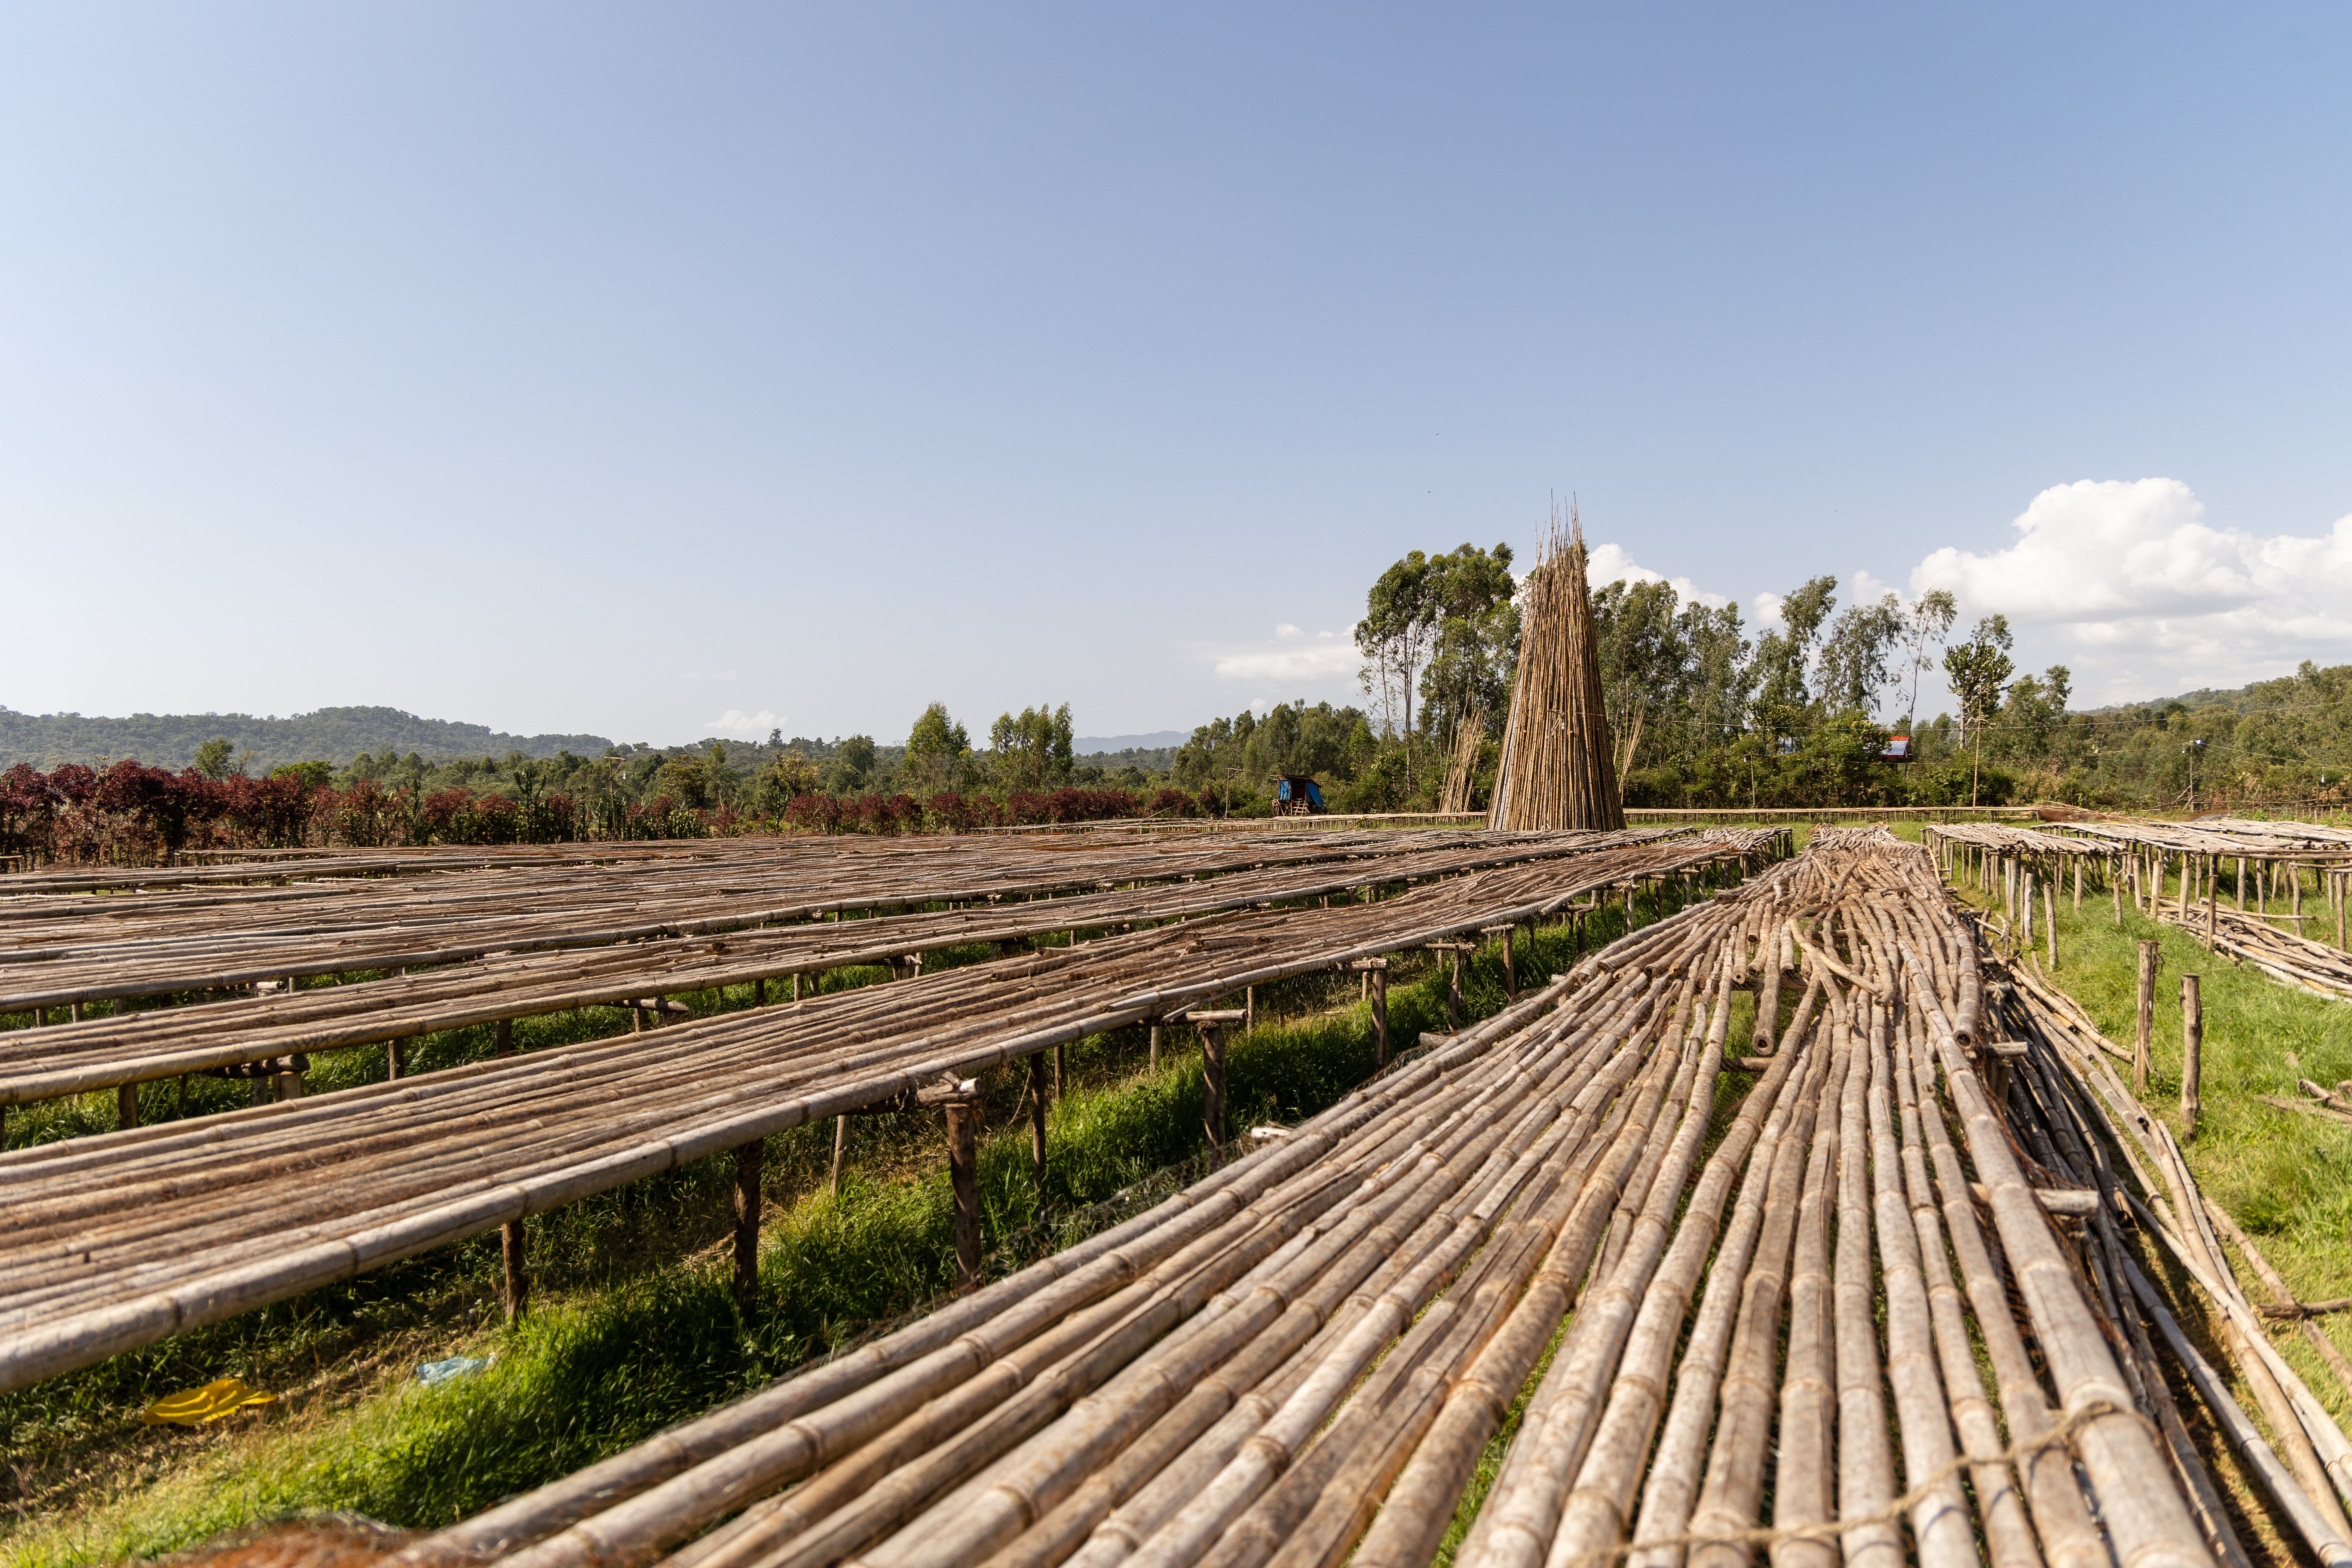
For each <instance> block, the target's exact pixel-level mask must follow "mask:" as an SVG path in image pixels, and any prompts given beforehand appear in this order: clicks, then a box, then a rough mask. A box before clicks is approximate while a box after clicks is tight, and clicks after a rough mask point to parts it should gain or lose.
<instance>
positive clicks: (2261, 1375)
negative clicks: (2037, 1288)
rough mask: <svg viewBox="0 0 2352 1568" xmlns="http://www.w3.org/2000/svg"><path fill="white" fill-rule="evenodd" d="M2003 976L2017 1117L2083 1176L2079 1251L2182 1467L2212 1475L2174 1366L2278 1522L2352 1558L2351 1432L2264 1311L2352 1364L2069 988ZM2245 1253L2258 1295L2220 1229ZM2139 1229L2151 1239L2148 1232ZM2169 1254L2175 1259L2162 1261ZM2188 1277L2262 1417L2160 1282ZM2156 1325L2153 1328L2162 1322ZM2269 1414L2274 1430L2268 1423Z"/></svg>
mask: <svg viewBox="0 0 2352 1568" xmlns="http://www.w3.org/2000/svg"><path fill="white" fill-rule="evenodd" d="M2002 980H2003V981H2005V982H2006V984H2000V983H1997V984H1995V985H1994V986H1993V987H1992V991H1993V996H1992V1001H1993V1016H1995V1017H1996V1018H1997V1019H1998V1020H1999V1021H2000V1024H2001V1026H2003V1028H2004V1029H2005V1030H2006V1031H2007V1032H2008V1033H2010V1034H2011V1035H2012V1036H2014V1037H2017V1038H2018V1039H2019V1040H2020V1041H2021V1042H2023V1043H2024V1045H2025V1046H2026V1047H2027V1048H2026V1049H2025V1050H2024V1052H2023V1053H2022V1054H2021V1057H2020V1058H2019V1060H2020V1062H2021V1070H2020V1071H2017V1072H2015V1073H2013V1074H2011V1077H2010V1083H2009V1100H2010V1110H2011V1119H2012V1120H2013V1121H2018V1122H2020V1123H2021V1125H2024V1126H2026V1127H2028V1128H2029V1129H2032V1130H2033V1131H2035V1132H2036V1133H2037V1134H2038V1135H2037V1136H2035V1137H2034V1138H2033V1139H2032V1152H2033V1155H2034V1157H2035V1159H2036V1160H2037V1161H2038V1162H2039V1163H2041V1164H2042V1167H2043V1168H2044V1170H2046V1171H2047V1172H2049V1173H2050V1176H2049V1177H2048V1178H2045V1179H2049V1180H2064V1181H2067V1182H2071V1183H2072V1184H2073V1185H2074V1187H2075V1188H2076V1189H2078V1190H2079V1191H2080V1192H2081V1194H2082V1195H2083V1197H2084V1199H2086V1200H2087V1202H2086V1203H2085V1205H2084V1213H2085V1214H2086V1215H2087V1216H2088V1224H2089V1226H2091V1227H2092V1230H2093V1232H2094V1235H2092V1236H2090V1237H2085V1241H2084V1246H2083V1247H2081V1248H2080V1253H2081V1257H2082V1260H2083V1263H2084V1268H2085V1269H2086V1271H2087V1272H2088V1273H2089V1275H2090V1276H2091V1278H2092V1279H2094V1280H2095V1283H2096V1285H2097V1287H2098V1289H2099V1290H2100V1292H2101V1293H2102V1294H2103V1296H2105V1297H2106V1298H2108V1299H2110V1300H2113V1301H2114V1302H2116V1303H2117V1306H2116V1310H2115V1315H2116V1317H2117V1318H2118V1319H2119V1320H2120V1321H2121V1323H2122V1325H2123V1327H2124V1328H2125V1329H2126V1332H2127V1334H2128V1343H2129V1349H2130V1352H2131V1353H2130V1356H2129V1358H2128V1360H2127V1362H2126V1373H2128V1374H2129V1375H2130V1376H2131V1377H2132V1378H2133V1380H2134V1383H2135V1386H2136V1390H2137V1394H2138V1397H2140V1399H2141V1400H2142V1401H2143V1402H2144V1403H2145V1405H2147V1408H2148V1409H2149V1410H2150V1412H2151V1414H2152V1415H2154V1416H2155V1417H2156V1419H2157V1421H2158V1426H2159V1428H2160V1429H2161V1431H2162V1434H2163V1436H2164V1439H2165V1443H2166V1446H2167V1448H2168V1451H2169V1452H2170V1454H2171V1455H2172V1456H2173V1461H2174V1464H2175V1467H2176V1468H2178V1469H2179V1470H2180V1471H2181V1472H2182V1473H2183V1474H2184V1475H2187V1476H2189V1477H2190V1478H2192V1479H2199V1478H2200V1477H2201V1467H2199V1466H2197V1465H2196V1464H2195V1463H2194V1462H2193V1460H2194V1450H2193V1449H2192V1448H2191V1447H2190V1442H2191V1439H2190V1437H2189V1429H2188V1426H2187V1425H2186V1423H2184V1422H2183V1420H2182V1419H2181V1416H2180V1414H2179V1411H2178V1410H2177V1409H2176V1408H2175V1405H2174V1402H2173V1398H2172V1396H2171V1394H2170V1393H2169V1392H2168V1388H2167V1385H2166V1380H2165V1376H2164V1366H2165V1363H2170V1364H2171V1365H2173V1366H2174V1367H2175V1368H2177V1369H2178V1371H2179V1374H2180V1382H2181V1383H2182V1384H2184V1385H2185V1386H2186V1387H2188V1388H2189V1389H2192V1390H2193V1391H2194V1392H2195V1394H2196V1397H2197V1400H2198V1402H2199V1403H2200V1404H2201V1405H2204V1406H2205V1409H2206V1413H2207V1415H2209V1416H2210V1420H2211V1423H2212V1427H2213V1429H2214V1430H2215V1431H2217V1432H2219V1434H2220V1435H2221V1438H2222V1440H2223V1442H2224V1443H2225V1444H2226V1445H2227V1446H2228V1447H2229V1449H2230V1451H2231V1455H2232V1456H2233V1457H2234V1458H2235V1459H2236V1461H2237V1464H2238V1468H2239V1469H2240V1471H2241V1473H2242V1476H2243V1478H2244V1479H2246V1480H2247V1481H2248V1482H2249V1483H2250V1484H2251V1486H2252V1489H2253V1490H2254V1492H2255V1494H2256V1496H2257V1497H2258V1498H2260V1499H2262V1500H2264V1501H2266V1502H2267V1503H2268V1504H2269V1513H2270V1517H2271V1519H2272V1521H2273V1523H2274V1524H2275V1526H2276V1527H2277V1529H2278V1530H2279V1532H2280V1533H2281V1534H2282V1535H2283V1536H2284V1537H2286V1538H2287V1540H2288V1541H2289V1542H2294V1543H2296V1544H2299V1545H2300V1546H2302V1547H2303V1548H2305V1549H2307V1551H2308V1552H2309V1553H2310V1555H2311V1558H2312V1559H2313V1560H2315V1561H2317V1562H2319V1563H2326V1564H2331V1565H2339V1568H2340V1565H2341V1564H2345V1563H2352V1522H2347V1517H2346V1514H2345V1506H2346V1504H2347V1503H2352V1439H2347V1436H2346V1435H2345V1432H2344V1430H2343V1428H2342V1426H2340V1425H2339V1424H2338V1423H2337V1422H2336V1419H2335V1418H2334V1417H2333V1416H2332V1415H2329V1413H2328V1411H2327V1409H2326V1406H2325V1405H2323V1404H2322V1403H2321V1402H2320V1400H2319V1399H2318V1397H2317V1396H2316V1395H2315V1394H2314V1393H2313V1391H2312V1390H2311V1388H2310V1387H2309V1385H2308V1384H2305V1382H2304V1381H2303V1379H2302V1377H2301V1376H2300V1375H2299V1374H2298V1373H2296V1372H2295V1371H2294V1367H2293V1366H2292V1365H2290V1364H2289V1363H2288V1362H2287V1361H2286V1359H2285V1357H2284V1356H2283V1355H2281V1354H2280V1353H2279V1351H2278V1349H2277V1347H2276V1346H2275V1345H2273V1343H2272V1342H2271V1340H2270V1335H2269V1328H2268V1325H2267V1324H2266V1323H2265V1321H2264V1320H2265V1318H2273V1319H2284V1320H2286V1321H2290V1322H2292V1323H2293V1324H2294V1327H2295V1329H2296V1330H2297V1331H2300V1333H2301V1334H2302V1336H2303V1337H2304V1338H2305V1341H2306V1342H2308V1343H2309V1344H2310V1345H2311V1346H2312V1348H2313V1349H2315V1351H2316V1352H2318V1354H2319V1357H2320V1359H2321V1361H2323V1362H2324V1363H2326V1367H2327V1369H2328V1372H2329V1374H2330V1375H2331V1376H2332V1378H2333V1379H2334V1381H2335V1383H2336V1394H2337V1396H2338V1397H2339V1398H2352V1362H2347V1359H2346V1357H2345V1354H2344V1352H2342V1351H2341V1350H2339V1349H2338V1348H2337V1347H2336V1344H2335V1342H2333V1341H2332V1340H2330V1339H2329V1338H2328V1336H2327V1334H2326V1331H2324V1330H2323V1329H2322V1328H2321V1327H2320V1326H2319V1324H2318V1323H2317V1322H2315V1321H2314V1320H2313V1315H2312V1312H2311V1310H2309V1309H2308V1308H2307V1307H2305V1305H2304V1304H2302V1303H2299V1302H2297V1301H2296V1300H2294V1294H2293V1292H2292V1291H2291V1290H2289V1289H2288V1288H2287V1285H2286V1282H2285V1280H2284V1279H2282V1278H2281V1277H2280V1275H2279V1274H2278V1271H2277V1270H2276V1269H2274V1268H2272V1267H2271V1264H2270V1262H2269V1260H2268V1259H2267V1258H2264V1257H2263V1253H2262V1250H2261V1248H2260V1247H2259V1246H2258V1245H2257V1244H2256V1243H2255V1241H2254V1239H2253V1237H2251V1236H2249V1235H2248V1234H2247V1233H2246V1232H2245V1231H2244V1230H2243V1229H2242V1228H2241V1227H2240V1226H2238V1224H2237V1223H2236V1222H2235V1221H2234V1220H2232V1219H2231V1217H2230V1215H2228V1214H2227V1213H2226V1212H2225V1211H2224V1210H2223V1209H2222V1208H2221V1205H2218V1204H2216V1203H2215V1202H2214V1201H2213V1200H2212V1199H2211V1198H2210V1197H2208V1196H2206V1195H2205V1194H2204V1193H2203V1192H2201V1191H2200V1189H2199V1187H2198V1185H2197V1179H2196V1177H2195V1176H2194V1175H2193V1174H2191V1173H2190V1172H2189V1163H2188V1161H2187V1159H2186V1158H2185V1157H2184V1156H2183V1155H2182V1153H2181V1150H2180V1145H2179V1142H2176V1141H2175V1139H2174V1138H2173V1135H2172V1131H2171V1130H2170V1128H2168V1126H2167V1125H2166V1123H2165V1121H2164V1119H2163V1118H2162V1117H2161V1116H2159V1115H2158V1114H2157V1113H2156V1112H2154V1111H2152V1110H2149V1109H2148V1108H2147V1107H2146V1106H2145V1105H2143V1104H2141V1103H2140V1101H2139V1100H2137V1098H2136V1097H2135V1096H2134V1095H2133V1093H2132V1091H2131V1090H2130V1089H2128V1088H2126V1086H2125V1084H2124V1082H2123V1080H2122V1079H2119V1078H2117V1077H2116V1073H2115V1070H2114V1068H2111V1067H2110V1066H2109V1065H2108V1062H2107V1060H2106V1058H2108V1057H2115V1058H2123V1059H2126V1060H2128V1059H2129V1053H2128V1052H2126V1051H2125V1050H2124V1049H2123V1048H2122V1047H2119V1046H2117V1045H2116V1043H2115V1042H2114V1041H2112V1040H2109V1039H2107V1038H2106V1037H2105V1036H2104V1035H2103V1034H2101V1033H2100V1031H2099V1029H2098V1026H2096V1025H2095V1024H2094V1023H2093V1022H2092V1021H2091V1019H2090V1017H2089V1016H2088V1015H2087V1014H2085V1013H2084V1011H2083V1010H2082V1008H2081V1007H2080V1006H2078V1005H2075V1004H2074V1001H2073V999H2072V998H2070V997H2068V996H2066V995H2065V994H2063V993H2062V992H2059V991H2056V990H2054V989H2052V988H2051V987H2049V986H2047V985H2045V984H2042V983H2041V982H2040V981H2038V980H2037V979H2036V978H2035V977H2034V976H2033V975H2032V973H2029V972H2026V971H2024V970H2018V971H2015V972H2012V973H2003V974H2002ZM2225 1237H2226V1238H2227V1240H2228V1242H2229V1244H2230V1246H2231V1247H2233V1248H2235V1250H2236V1251H2237V1253H2238V1255H2239V1256H2240V1257H2241V1258H2243V1259H2244V1260H2245V1263H2246V1266H2247V1267H2248V1268H2251V1269H2252V1272H2253V1274H2254V1275H2255V1277H2256V1279H2257V1280H2258V1281H2259V1282H2260V1284H2261V1286H2262V1289H2263V1294H2264V1295H2266V1296H2267V1297H2268V1298H2269V1300H2268V1301H2267V1302H2266V1303H2265V1304H2264V1305H2263V1307H2260V1308H2258V1307H2257V1306H2256V1305H2255V1304H2254V1302H2253V1301H2252V1300H2250V1299H2249V1298H2248V1296H2247V1294H2246V1292H2245V1289H2244V1288H2243V1287H2242V1285H2241V1284H2240V1283H2239V1280H2238V1277H2237V1274H2236V1272H2235V1271H2234V1269H2233V1268H2232V1267H2231V1262H2230V1258H2229V1253H2228V1252H2227V1251H2225V1250H2224V1248H2223V1247H2222V1241H2223V1239H2224V1238H2225ZM2135 1240H2136V1241H2137V1245H2134V1242H2135ZM2166 1262H2168V1263H2169V1264H2170V1265H2172V1266H2173V1268H2164V1267H2159V1265H2160V1264H2163V1263H2166ZM2174 1268H2177V1269H2178V1272H2179V1276H2182V1277H2185V1278H2186V1279H2187V1280H2188V1281H2189V1283H2190V1284H2192V1285H2193V1286H2194V1287H2195V1291H2196V1297H2197V1298H2198V1299H2199V1300H2201V1303H2202V1311H2203V1314H2204V1315H2205V1316H2206V1317H2207V1318H2209V1319H2210V1321H2212V1323H2213V1325H2214V1330H2215V1331H2213V1332H2212V1333H2211V1334H2210V1336H2209V1339H2208V1342H2209V1343H2215V1344H2218V1345H2219V1346H2220V1348H2221V1352H2222V1354H2223V1356H2224V1358H2225V1359H2226V1361H2227V1362H2228V1363H2229V1368H2228V1370H2229V1372H2230V1373H2231V1374H2233V1375H2234V1378H2235V1381H2236V1384H2237V1385H2238V1387H2240V1388H2242V1389H2243V1390H2244V1391H2245V1392H2246V1394H2248V1395H2250V1396H2251V1397H2252V1400H2253V1402H2254V1405H2255V1408H2256V1409H2257V1410H2258V1411H2259V1412H2260V1413H2261V1415H2262V1425H2259V1426H2258V1425H2257V1424H2256V1423H2255V1422H2254V1421H2253V1420H2252V1418H2250V1416H2249V1415H2248V1414H2247V1412H2246V1411H2245V1409H2244V1408H2243V1407H2242V1405H2240V1404H2239V1402H2238V1398H2237V1396H2236V1394H2233V1392H2232V1390H2231V1378H2230V1377H2225V1376H2224V1375H2223V1374H2222V1373H2221V1372H2220V1371H2217V1369H2216V1368H2214V1367H2213V1366H2212V1365H2211V1364H2210V1363H2209V1362H2208V1361H2207V1359H2206V1357H2205V1355H2204V1354H2203V1352H2200V1350H2199V1348H2198V1346H2197V1344H2196V1342H2195V1341H2194V1340H2192V1338H2191V1337H2190V1335H2189V1333H2188V1332H2186V1331H2184V1329H2183V1326H2182V1324H2181V1322H2180V1316H2181V1314H2182V1312H2183V1311H2184V1310H2185V1308H2186V1306H2187V1305H2188V1303H2187V1302H2185V1301H2183V1300H2180V1299H2179V1298H2178V1297H2177V1296H2168V1292H2167V1291H2166V1290H2164V1289H2161V1288H2160V1283H2161V1282H2162V1281H2164V1280H2166V1279H2168V1278H2171V1277H2173V1271H2174ZM2150 1329H2153V1330H2154V1331H2155V1333H2154V1334H2153V1336H2151V1334H2150V1333H2149V1330H2150ZM2264 1426H2267V1428H2268V1431H2267V1435H2266V1434H2265V1432H2264V1430H2263V1427H2264ZM2196 1501H2197V1505H2198V1508H2199V1510H2200V1516H2201V1517H2202V1518H2203V1519H2204V1520H2205V1521H2208V1522H2207V1529H2208V1532H2209V1534H2210V1535H2211V1536H2212V1537H2213V1539H2214V1542H2215V1545H2216V1548H2217V1551H2216V1553H2215V1554H2216V1556H2217V1557H2218V1558H2219V1559H2220V1560H2221V1562H2223V1563H2228V1564H2231V1568H2243V1565H2244V1564H2245V1563H2247V1555H2246V1552H2245V1550H2244V1547H2243V1545H2242V1543H2241V1542H2239V1541H2238V1540H2237V1539H2236V1537H2235V1535H2234V1533H2233V1532H2232V1531H2231V1530H2230V1529H2229V1527H2228V1521H2227V1519H2226V1516H2225V1515H2224V1514H2223V1512H2222V1505H2221V1498H2220V1497H2219V1496H2218V1495H2216V1493H2215V1492H2214V1490H2213V1489H2212V1488H2211V1486H2210V1482H2208V1483H2207V1484H2206V1485H2205V1486H2204V1487H2203V1488H2202V1489H2200V1491H2199V1492H2198V1493H2197V1497H2196Z"/></svg>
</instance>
